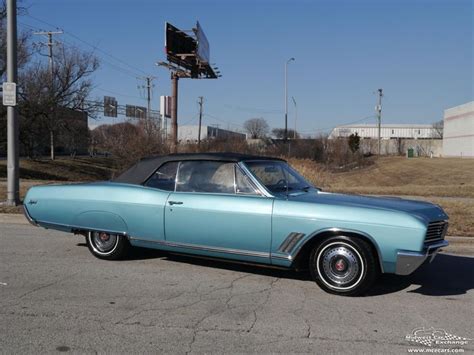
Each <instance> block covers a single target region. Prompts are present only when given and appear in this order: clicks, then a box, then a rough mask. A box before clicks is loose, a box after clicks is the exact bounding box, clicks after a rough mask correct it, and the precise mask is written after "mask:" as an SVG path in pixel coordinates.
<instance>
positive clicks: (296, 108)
mask: <svg viewBox="0 0 474 355" xmlns="http://www.w3.org/2000/svg"><path fill="white" fill-rule="evenodd" d="M291 99H292V100H293V103H294V104H295V130H294V131H293V139H296V121H298V105H296V100H295V98H294V96H292V97H291Z"/></svg>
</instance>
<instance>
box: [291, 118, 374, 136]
mask: <svg viewBox="0 0 474 355" xmlns="http://www.w3.org/2000/svg"><path fill="white" fill-rule="evenodd" d="M373 117H375V116H374V115H370V116H366V117H364V118H361V119H358V120H356V121H352V122H347V123H341V124H338V125H336V126H331V127H325V128H315V129H311V130H306V131H300V132H301V133H308V132H321V131H327V130H330V129H333V128H334V127H337V126H346V125H350V124H354V123H359V122H362V121H365V120H367V119H369V118H373Z"/></svg>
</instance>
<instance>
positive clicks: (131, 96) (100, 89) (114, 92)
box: [95, 87, 145, 100]
mask: <svg viewBox="0 0 474 355" xmlns="http://www.w3.org/2000/svg"><path fill="white" fill-rule="evenodd" d="M95 90H99V91H103V92H107V93H109V94H114V95H117V96H123V97H130V98H132V99H140V100H145V99H144V98H143V97H139V96H133V95H127V94H122V93H120V92H116V91H113V90H108V89H103V88H101V87H96V88H95Z"/></svg>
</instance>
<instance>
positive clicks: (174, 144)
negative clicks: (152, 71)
mask: <svg viewBox="0 0 474 355" xmlns="http://www.w3.org/2000/svg"><path fill="white" fill-rule="evenodd" d="M178 80H179V75H178V73H176V72H171V153H177V152H178Z"/></svg>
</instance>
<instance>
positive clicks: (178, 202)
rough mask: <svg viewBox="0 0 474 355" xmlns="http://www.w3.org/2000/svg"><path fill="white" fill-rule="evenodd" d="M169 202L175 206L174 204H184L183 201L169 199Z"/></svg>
mask: <svg viewBox="0 0 474 355" xmlns="http://www.w3.org/2000/svg"><path fill="white" fill-rule="evenodd" d="M168 203H169V204H170V205H171V206H173V205H182V204H183V203H182V202H181V201H168Z"/></svg>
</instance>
